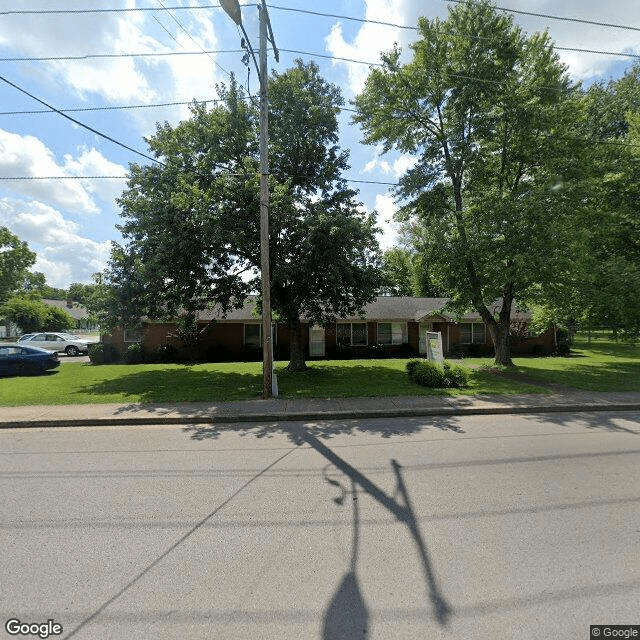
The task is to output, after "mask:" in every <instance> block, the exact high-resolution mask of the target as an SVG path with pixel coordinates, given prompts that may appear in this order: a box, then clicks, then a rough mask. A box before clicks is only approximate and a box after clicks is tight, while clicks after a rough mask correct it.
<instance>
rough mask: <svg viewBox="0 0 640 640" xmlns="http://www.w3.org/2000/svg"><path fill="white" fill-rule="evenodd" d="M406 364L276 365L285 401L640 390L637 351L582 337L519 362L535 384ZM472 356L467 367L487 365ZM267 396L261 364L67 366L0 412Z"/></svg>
mask: <svg viewBox="0 0 640 640" xmlns="http://www.w3.org/2000/svg"><path fill="white" fill-rule="evenodd" d="M406 362H407V361H406V360H344V361H322V362H312V363H310V366H311V368H310V370H309V371H307V372H305V373H299V374H292V373H289V372H287V371H285V370H284V366H285V364H284V363H283V364H280V365H279V370H278V382H279V387H280V395H281V396H282V397H284V398H314V397H315V398H344V397H357V396H361V397H367V396H368V397H384V396H419V395H460V394H467V395H468V394H507V395H508V394H514V393H548V392H549V390H548V389H545V388H543V387H539V386H536V384H535V381H541V382H557V383H560V384H563V385H566V386H569V387H573V388H576V389H588V390H593V391H640V346H638V345H629V344H625V343H615V342H612V341H610V340H605V339H601V338H598V339H596V340H592V341H591V344H590V345H588V344H587V341H586V339H578V340H576V342H575V344H574V351H573V352H572V356H571V357H568V358H515V359H514V363H515V365H516V367H517V371H518V372H519V373H521V374H525V375H526V376H528V377H529V378H530V379H531V382H532V383H531V384H525V383H523V382H521V381H514V380H509V379H507V378H504V377H501V376H495V375H493V374H492V373H490V372H489V371H487V370H482V369H477V368H476V369H474V370H473V371H472V376H471V383H470V386H469V387H467V388H466V389H455V390H454V389H439V390H431V389H426V388H424V387H420V386H418V385H416V384H413V383H411V382H409V379H408V377H407V374H406V370H405V365H406ZM491 363H492V360H491V359H490V358H469V359H465V360H464V361H463V364H465V365H472V366H475V367H477V366H478V365H490V364H491ZM261 396H262V364H261V363H257V362H251V363H229V364H227V363H225V364H197V365H193V366H186V365H166V364H164V365H163V364H144V365H102V366H95V365H90V364H78V363H68V364H67V363H65V364H61V365H60V367H59V368H58V370H56V371H54V372H52V373H48V374H45V375H43V376H36V377H33V378H29V377H10V378H2V379H0V406H6V407H8V406H23V405H47V404H91V403H107V402H115V403H146V402H159V403H165V402H196V401H201V402H217V401H221V400H246V399H251V398H259V397H261Z"/></svg>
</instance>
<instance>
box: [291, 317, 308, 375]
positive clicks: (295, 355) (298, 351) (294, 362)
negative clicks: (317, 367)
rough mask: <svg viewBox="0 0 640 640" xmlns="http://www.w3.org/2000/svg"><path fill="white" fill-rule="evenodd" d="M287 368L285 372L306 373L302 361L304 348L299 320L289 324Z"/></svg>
mask: <svg viewBox="0 0 640 640" xmlns="http://www.w3.org/2000/svg"><path fill="white" fill-rule="evenodd" d="M289 339H290V342H289V344H290V349H289V366H288V367H287V371H293V372H300V371H306V370H307V369H308V368H309V367H307V363H306V362H305V359H304V348H303V346H302V323H301V322H300V320H299V319H296V320H295V321H293V322H291V323H290V324H289Z"/></svg>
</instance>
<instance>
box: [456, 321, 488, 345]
mask: <svg viewBox="0 0 640 640" xmlns="http://www.w3.org/2000/svg"><path fill="white" fill-rule="evenodd" d="M485 342H486V334H485V326H484V324H483V323H482V322H465V323H463V324H461V325H460V344H484V343H485Z"/></svg>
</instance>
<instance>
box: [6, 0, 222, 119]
mask: <svg viewBox="0 0 640 640" xmlns="http://www.w3.org/2000/svg"><path fill="white" fill-rule="evenodd" d="M49 4H50V0H32V2H31V3H30V5H29V8H30V9H35V10H37V9H47V8H50V7H49ZM138 4H140V3H138ZM172 4H173V5H175V4H179V5H182V6H189V4H190V3H189V2H187V1H185V0H176V2H174V3H172ZM141 6H147V5H146V4H144V3H143V4H142V5H141ZM134 7H136V1H135V0H114V1H112V2H111V7H110V8H113V9H117V8H134ZM66 8H68V9H70V10H73V9H76V8H77V9H82V8H86V2H85V1H84V0H83V1H82V2H81V1H79V0H69V2H67V7H66ZM158 8H160V5H158ZM211 15H212V14H211V12H210V11H209V12H205V11H174V12H170V11H158V12H153V13H151V12H135V11H133V12H126V13H115V12H114V13H95V14H91V13H87V14H82V13H78V14H73V13H70V14H55V15H28V14H27V15H21V16H19V17H13V18H14V19H13V20H12V16H9V17H8V19H7V20H3V21H2V22H0V45H3V46H5V47H7V48H8V49H10V50H11V51H12V53H13V54H14V55H16V54H17V55H22V56H25V57H45V56H46V57H56V56H59V57H70V56H84V55H95V54H98V55H101V54H119V55H122V54H131V53H141V54H154V53H160V54H163V53H171V52H176V53H180V54H184V53H185V52H188V51H194V52H200V51H202V50H215V49H216V48H217V47H218V40H217V38H216V35H215V31H214V27H213V23H212V20H211V19H210V18H211ZM18 20H19V22H18ZM18 24H19V26H20V28H19V29H18V28H16V26H17V25H18ZM214 59H215V54H210V56H208V55H205V54H200V55H193V56H192V55H177V56H167V57H152V56H144V57H122V58H86V59H81V60H49V61H42V62H39V63H37V64H36V65H35V66H34V67H33V69H32V70H31V73H33V74H40V77H39V80H40V81H41V82H42V80H43V79H44V77H45V75H47V76H48V83H49V91H50V92H54V91H55V90H56V88H57V87H59V86H64V87H65V90H67V91H69V92H70V93H71V94H72V95H73V94H75V95H76V96H78V97H80V98H82V99H83V100H86V101H91V102H95V101H96V98H102V99H104V100H106V101H108V102H109V103H111V104H136V103H141V104H148V103H153V102H182V101H191V100H192V99H193V98H197V99H199V100H205V99H212V98H214V97H215V88H214V85H215V83H216V82H217V81H218V80H219V79H218V77H217V73H218V68H217V67H216V66H215V63H214V61H213V60H214ZM45 70H47V73H46V74H45V73H44V71H45ZM61 106H64V105H61ZM187 113H188V112H187V110H186V108H182V109H178V108H176V109H175V110H174V114H175V116H176V118H178V117H185V115H186V114H187ZM166 114H167V112H166V110H165V112H163V117H166ZM130 116H131V118H132V119H135V121H136V122H137V123H138V124H139V125H140V126H141V128H143V130H144V131H145V132H148V131H149V130H153V126H154V125H155V122H156V119H157V118H155V114H154V113H153V110H146V109H142V110H136V111H134V112H131V114H130Z"/></svg>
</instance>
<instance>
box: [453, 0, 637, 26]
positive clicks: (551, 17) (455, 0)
mask: <svg viewBox="0 0 640 640" xmlns="http://www.w3.org/2000/svg"><path fill="white" fill-rule="evenodd" d="M442 2H451V3H454V4H467V3H468V0H442ZM495 8H496V9H498V10H499V11H506V12H507V13H517V14H519V15H523V16H534V17H536V18H546V19H548V20H562V21H565V22H578V23H580V24H590V25H594V26H597V27H607V28H609V29H627V30H629V31H640V27H631V26H629V25H626V24H613V23H611V22H597V21H595V20H583V19H582V18H571V17H568V16H555V15H552V14H549V13H534V12H532V11H518V10H517V9H507V8H506V7H495Z"/></svg>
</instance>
